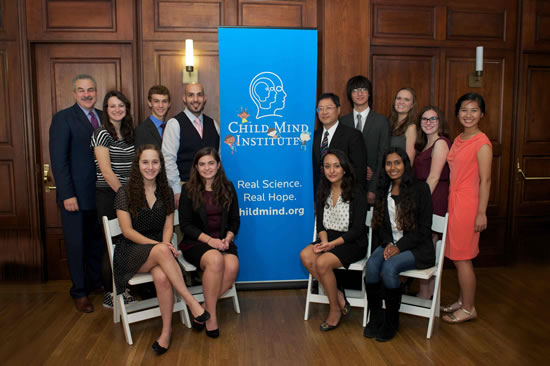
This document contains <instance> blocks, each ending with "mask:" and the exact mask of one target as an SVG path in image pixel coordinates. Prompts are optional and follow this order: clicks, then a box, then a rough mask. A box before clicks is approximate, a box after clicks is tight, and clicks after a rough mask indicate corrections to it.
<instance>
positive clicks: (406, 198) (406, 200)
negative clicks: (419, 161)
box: [372, 147, 416, 231]
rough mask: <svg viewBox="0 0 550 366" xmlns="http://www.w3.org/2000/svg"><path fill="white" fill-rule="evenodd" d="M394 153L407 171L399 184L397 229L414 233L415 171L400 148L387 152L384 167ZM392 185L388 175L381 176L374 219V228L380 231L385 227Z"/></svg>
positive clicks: (393, 148)
mask: <svg viewBox="0 0 550 366" xmlns="http://www.w3.org/2000/svg"><path fill="white" fill-rule="evenodd" d="M393 153H396V154H397V155H399V156H400V157H401V159H402V160H403V164H404V165H405V171H404V172H403V176H402V177H401V183H400V184H399V201H398V203H397V205H396V211H397V212H396V222H397V227H398V228H399V229H400V230H403V231H412V230H414V229H415V228H416V216H415V211H416V204H415V202H414V198H413V196H412V194H413V192H412V186H413V184H414V176H413V170H412V167H411V162H410V160H409V156H408V155H407V153H406V152H405V150H403V149H402V148H400V147H392V148H390V149H389V150H388V151H386V153H385V154H384V160H382V161H383V163H384V167H385V166H386V159H387V158H388V155H390V154H393ZM384 173H385V172H384ZM391 184H392V180H391V179H390V177H389V176H388V174H380V178H379V180H378V189H377V192H376V201H375V203H374V215H373V217H372V227H373V228H374V229H378V228H380V227H382V226H383V225H384V215H385V212H386V206H387V204H388V191H389V190H390V186H391Z"/></svg>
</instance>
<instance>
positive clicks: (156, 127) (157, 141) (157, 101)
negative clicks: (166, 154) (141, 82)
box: [134, 85, 170, 150]
mask: <svg viewBox="0 0 550 366" xmlns="http://www.w3.org/2000/svg"><path fill="white" fill-rule="evenodd" d="M147 104H148V105H149V108H151V115H150V116H149V117H147V119H146V120H145V121H143V122H142V123H140V124H139V126H137V127H136V129H135V131H134V145H135V147H136V150H137V149H138V148H139V147H140V146H141V145H145V144H152V145H156V146H158V147H159V148H160V147H161V146H162V134H163V132H164V128H165V127H166V123H165V119H166V113H168V110H169V109H170V91H169V90H168V88H167V87H165V86H164V85H153V86H152V87H151V88H150V89H149V93H148V94H147Z"/></svg>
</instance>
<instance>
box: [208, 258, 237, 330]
mask: <svg viewBox="0 0 550 366" xmlns="http://www.w3.org/2000/svg"><path fill="white" fill-rule="evenodd" d="M200 265H201V269H202V270H203V275H202V289H203V294H204V307H205V309H206V311H208V312H209V313H210V319H209V320H207V321H206V329H207V330H215V329H218V319H217V317H216V304H217V303H218V299H219V298H220V297H221V296H223V294H225V293H226V291H227V290H229V289H230V288H231V286H233V282H235V279H236V278H237V273H238V272H239V259H238V258H237V256H236V255H233V254H227V253H222V252H220V251H218V250H214V249H212V250H208V251H207V252H206V253H204V254H203V256H202V257H201V263H200Z"/></svg>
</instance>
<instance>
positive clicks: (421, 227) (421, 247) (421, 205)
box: [372, 181, 435, 269]
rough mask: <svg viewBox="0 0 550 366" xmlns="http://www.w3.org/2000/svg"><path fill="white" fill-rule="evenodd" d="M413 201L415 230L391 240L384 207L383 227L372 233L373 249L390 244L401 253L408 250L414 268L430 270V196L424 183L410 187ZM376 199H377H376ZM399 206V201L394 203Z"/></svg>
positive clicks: (386, 209) (419, 182)
mask: <svg viewBox="0 0 550 366" xmlns="http://www.w3.org/2000/svg"><path fill="white" fill-rule="evenodd" d="M412 191H413V199H414V203H415V206H416V212H415V220H416V229H415V230H413V231H404V232H403V237H402V238H401V239H399V240H398V241H397V242H395V241H394V240H393V235H392V230H391V223H390V215H389V213H388V205H387V204H386V205H384V210H385V212H384V225H383V227H381V228H378V229H375V230H374V231H373V237H372V241H373V248H372V250H373V251H374V248H376V247H377V246H379V245H381V246H382V247H383V248H384V247H385V246H386V245H387V244H388V243H391V242H394V243H395V245H397V247H398V248H399V250H400V251H401V252H404V251H406V250H410V251H411V252H412V254H413V255H414V260H415V262H416V268H418V269H424V268H430V267H432V266H433V265H434V264H435V250H434V245H433V242H432V215H433V207H432V194H431V193H430V187H429V186H428V184H427V183H426V182H422V181H416V182H415V183H414V185H413V187H412ZM377 199H378V197H377ZM396 204H397V205H399V200H398V199H397V202H396Z"/></svg>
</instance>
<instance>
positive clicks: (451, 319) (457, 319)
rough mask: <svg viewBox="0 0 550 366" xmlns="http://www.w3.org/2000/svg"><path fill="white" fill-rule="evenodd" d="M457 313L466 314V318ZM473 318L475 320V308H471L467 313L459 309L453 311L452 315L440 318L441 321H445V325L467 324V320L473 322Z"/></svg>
mask: <svg viewBox="0 0 550 366" xmlns="http://www.w3.org/2000/svg"><path fill="white" fill-rule="evenodd" d="M459 311H461V312H462V313H463V314H466V316H464V317H462V316H460V315H459V314H457V313H458V312H459ZM455 314H456V315H455ZM475 318H477V311H476V308H472V310H471V311H468V310H466V309H464V308H460V309H458V310H457V311H455V312H454V313H451V314H447V315H444V316H442V317H441V319H442V320H443V321H445V322H447V323H452V324H458V323H464V322H467V321H469V320H473V319H475Z"/></svg>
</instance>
